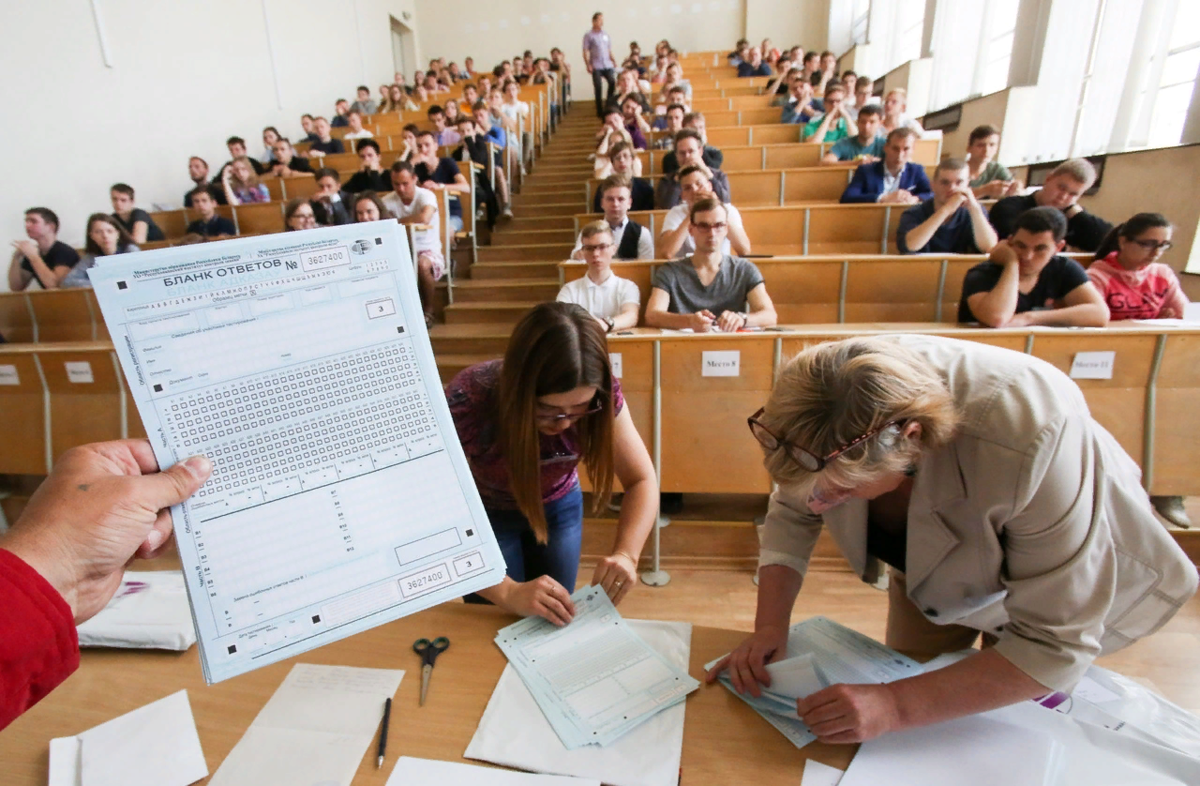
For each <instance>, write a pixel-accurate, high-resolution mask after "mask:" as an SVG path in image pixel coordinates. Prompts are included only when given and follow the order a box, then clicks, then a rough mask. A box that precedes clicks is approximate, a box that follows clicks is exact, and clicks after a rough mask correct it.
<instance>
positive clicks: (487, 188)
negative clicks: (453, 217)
mask: <svg viewBox="0 0 1200 786" xmlns="http://www.w3.org/2000/svg"><path fill="white" fill-rule="evenodd" d="M456 125H457V128H456V129H455V130H456V131H458V136H459V139H460V140H461V142H460V143H459V145H458V147H456V148H455V149H454V153H453V156H452V158H454V160H456V161H462V162H463V163H464V164H467V167H466V169H468V170H474V172H475V206H476V208H479V207H481V206H482V207H483V208H484V209H485V210H486V214H487V225H488V229H495V226H496V219H497V218H498V217H499V216H501V215H502V212H501V204H503V205H504V208H505V209H506V210H508V214H509V215H510V216H511V214H512V211H511V209H510V208H508V189H507V188H504V189H503V197H504V201H503V203H501V201H500V197H499V196H498V192H500V191H501V186H504V185H505V183H504V173H503V172H499V171H498V172H495V173H491V172H490V171H489V167H491V166H496V167H499V163H498V162H496V161H495V160H494V159H493V158H491V157H490V156H489V155H488V145H487V140H486V139H485V138H484V136H483V134H481V133H479V129H478V128H477V127H476V125H475V121H474V120H473V119H472V118H471V116H470V115H460V116H459V118H458V122H457V124H456ZM473 164H478V165H479V167H480V168H479V169H476V168H475V167H474V166H472V165H473ZM493 176H495V177H496V185H495V187H493V186H492V177H493Z"/></svg>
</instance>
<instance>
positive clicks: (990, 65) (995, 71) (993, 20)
mask: <svg viewBox="0 0 1200 786" xmlns="http://www.w3.org/2000/svg"><path fill="white" fill-rule="evenodd" d="M1019 5H1020V0H990V2H989V3H988V8H987V17H986V20H987V21H985V22H984V27H983V35H982V36H981V37H982V39H983V46H981V47H980V51H979V55H978V57H979V60H980V63H981V65H980V67H979V69H978V71H977V79H976V84H975V86H974V87H975V89H974V90H973V91H972V92H973V93H975V94H976V95H981V96H984V95H987V94H988V93H995V92H996V91H997V90H1003V89H1004V88H1006V87H1008V64H1009V62H1010V61H1011V60H1012V48H1013V36H1014V34H1015V33H1016V29H1017V7H1018V6H1019Z"/></svg>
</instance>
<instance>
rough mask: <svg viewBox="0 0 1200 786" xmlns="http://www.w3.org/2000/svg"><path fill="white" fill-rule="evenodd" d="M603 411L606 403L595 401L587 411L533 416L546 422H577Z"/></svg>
mask: <svg viewBox="0 0 1200 786" xmlns="http://www.w3.org/2000/svg"><path fill="white" fill-rule="evenodd" d="M603 411H604V404H602V403H601V402H599V401H593V402H592V404H591V406H589V407H588V409H587V411H586V412H578V413H562V414H558V415H534V416H533V418H534V420H536V421H537V422H538V423H546V424H558V423H562V422H563V421H564V420H565V421H567V422H568V423H576V422H578V421H580V420H582V419H583V418H586V417H587V416H588V415H595V414H597V413H600V412H603Z"/></svg>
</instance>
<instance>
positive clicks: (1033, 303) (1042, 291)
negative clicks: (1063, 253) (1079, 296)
mask: <svg viewBox="0 0 1200 786" xmlns="http://www.w3.org/2000/svg"><path fill="white" fill-rule="evenodd" d="M1003 272H1004V266H1003V265H997V264H996V263H995V262H990V261H989V262H980V263H979V264H978V265H976V266H975V267H973V268H971V269H970V270H968V271H967V275H966V277H965V278H964V279H963V289H962V299H961V300H959V301H958V321H959V322H978V321H979V320H978V319H976V318H975V315H974V314H973V313H971V307H970V306H968V305H967V298H969V297H970V296H971V295H976V294H979V293H980V292H991V291H992V289H993V288H994V287H995V286H996V284H997V282H999V281H1000V274H1001V273H1003ZM1087 282H1088V275H1087V271H1086V270H1084V269H1083V265H1081V264H1079V263H1078V262H1076V261H1075V260H1074V259H1068V258H1067V257H1060V256H1054V257H1051V258H1050V261H1049V262H1047V263H1046V266H1045V267H1044V268H1042V273H1041V275H1039V276H1038V280H1037V283H1036V284H1034V285H1033V289H1031V290H1029V294H1026V293H1024V292H1018V293H1017V310H1016V312H1015V313H1017V314H1022V313H1024V312H1026V311H1042V310H1046V309H1052V308H1055V307H1056V304H1057V302H1058V301H1061V300H1062V299H1063V298H1064V297H1066V296H1067V294H1068V293H1070V292H1071V291H1072V290H1074V289H1075V288H1076V287H1078V286H1079V285H1080V284H1086V283H1087Z"/></svg>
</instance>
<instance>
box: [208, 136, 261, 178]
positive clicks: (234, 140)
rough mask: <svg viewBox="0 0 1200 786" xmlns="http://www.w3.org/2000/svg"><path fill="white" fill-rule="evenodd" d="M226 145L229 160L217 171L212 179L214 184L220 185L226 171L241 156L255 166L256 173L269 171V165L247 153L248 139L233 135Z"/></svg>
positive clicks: (226, 141)
mask: <svg viewBox="0 0 1200 786" xmlns="http://www.w3.org/2000/svg"><path fill="white" fill-rule="evenodd" d="M225 147H226V149H228V150H229V160H228V161H226V162H225V164H224V165H222V167H221V170H220V171H219V172H217V176H216V177H214V178H213V179H212V184H213V185H219V184H220V183H222V182H223V181H224V180H225V172H226V170H228V169H229V167H230V166H232V165H233V162H234V161H237V160H238V159H239V158H245V159H246V160H247V161H249V162H250V166H251V167H253V168H254V174H256V175H261V174H263V173H264V172H266V171H267V169H268V167H267V165H266V164H264V163H263V162H261V161H259V160H258V159H257V158H250V157H248V156H247V155H246V140H245V139H242V138H241V137H240V136H231V137H229V138H228V139H226V140H225Z"/></svg>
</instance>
